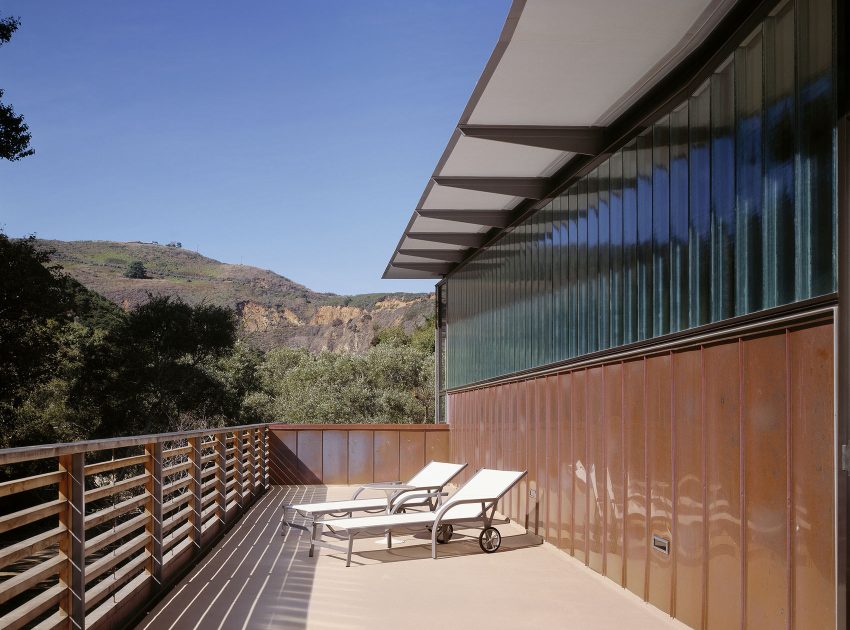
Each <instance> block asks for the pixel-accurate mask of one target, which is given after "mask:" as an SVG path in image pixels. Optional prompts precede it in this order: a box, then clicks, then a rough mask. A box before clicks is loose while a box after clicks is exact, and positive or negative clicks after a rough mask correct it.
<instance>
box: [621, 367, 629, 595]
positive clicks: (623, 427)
mask: <svg viewBox="0 0 850 630" xmlns="http://www.w3.org/2000/svg"><path fill="white" fill-rule="evenodd" d="M620 369H621V370H622V372H621V374H620V435H621V440H622V459H623V466H622V468H623V512H622V514H623V566H622V568H621V573H622V577H621V580H622V582H621V584H622V585H623V588H626V562H627V560H628V557H629V554H628V553H627V552H626V541H627V540H628V538H629V537H628V536H626V518H627V517H628V512H627V509H628V506H629V501H628V495H629V486H628V471H627V469H626V463H627V462H628V461H629V459H628V445H627V444H626V412H625V409H626V402H625V401H626V364H625V362H624V361H620Z"/></svg>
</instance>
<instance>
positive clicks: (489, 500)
mask: <svg viewBox="0 0 850 630" xmlns="http://www.w3.org/2000/svg"><path fill="white" fill-rule="evenodd" d="M498 500H499V497H495V498H487V499H457V500H456V501H451V502H450V503H444V504H443V506H442V507H441V508H440V509H439V510H437V514H436V515H435V517H434V528H435V529H436V527H437V525H439V524H440V521H442V520H443V516H445V514H446V512H448V511H449V510H451V509H452V508H453V507H457V506H458V505H465V504H469V503H480V504H481V511H482V512H483V511H484V510H485V509H487V504H492V503H495V502H496V501H498Z"/></svg>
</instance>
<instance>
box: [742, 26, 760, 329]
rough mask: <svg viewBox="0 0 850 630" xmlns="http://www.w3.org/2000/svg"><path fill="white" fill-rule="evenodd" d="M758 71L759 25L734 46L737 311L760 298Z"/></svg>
mask: <svg viewBox="0 0 850 630" xmlns="http://www.w3.org/2000/svg"><path fill="white" fill-rule="evenodd" d="M762 75H763V73H762V35H761V27H759V29H758V31H756V32H755V33H754V34H753V35H752V36H751V37H750V38H749V41H748V42H747V43H746V44H745V45H744V46H741V47H740V48H738V50H737V51H735V109H736V112H735V118H736V125H735V142H736V146H735V158H736V171H735V185H736V200H735V201H736V206H737V212H738V216H737V232H738V234H737V241H736V249H735V261H736V263H737V269H736V274H735V275H736V282H735V314H736V315H743V314H745V313H752V312H754V311H758V310H761V308H762V304H763V298H762V283H763V278H764V264H763V263H764V248H763V246H762V234H763V228H762V219H763V216H764V212H763V204H762V165H763V163H762V142H763V139H762V104H763V102H762V101H763V99H762Z"/></svg>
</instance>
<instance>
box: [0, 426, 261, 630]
mask: <svg viewBox="0 0 850 630" xmlns="http://www.w3.org/2000/svg"><path fill="white" fill-rule="evenodd" d="M267 440H268V427H267V425H250V426H243V427H232V428H223V429H214V430H200V431H188V432H184V433H167V434H159V435H145V436H136V437H129V438H115V439H109V440H94V441H89V442H78V443H73V444H53V445H48V446H34V447H24V448H15V449H6V450H0V466H3V467H4V469H5V473H6V476H7V478H8V477H12V479H10V480H8V481H3V482H1V483H0V534H2V535H3V543H2V545H0V571H2V572H3V573H4V574H6V575H9V576H10V577H8V578H6V579H5V580H3V581H0V628H4V630H5V629H6V628H22V627H33V626H36V625H37V627H56V628H100V627H113V626H121V625H122V624H123V623H125V622H127V621H128V615H131V614H133V613H135V612H137V611H139V610H141V609H143V608H144V604H145V603H146V602H148V601H150V599H151V598H152V597H154V596H155V595H156V593H157V592H158V591H160V590H162V589H164V588H166V587H167V586H168V585H169V584H170V583H171V582H172V581H173V580H174V579H176V578H177V577H179V575H180V574H181V573H182V571H184V570H185V569H186V568H188V567H189V566H191V565H192V564H193V563H194V561H195V560H196V558H197V555H198V554H199V553H200V552H202V551H203V550H204V549H205V548H207V547H209V545H210V544H212V543H213V542H214V541H215V540H216V538H217V536H218V535H219V534H220V533H222V532H223V531H225V528H226V527H227V526H229V525H230V524H231V523H233V522H234V521H235V520H236V519H238V517H239V516H240V514H241V512H242V511H244V510H245V509H247V508H248V507H249V506H250V505H251V504H252V503H253V502H254V500H255V499H256V498H257V497H259V496H260V495H261V494H262V493H263V492H264V491H265V490H266V488H267V486H268V474H267V471H268V466H267V462H266V454H267V453H268V443H267ZM51 467H52V468H53V470H50V468H51ZM16 470H19V471H20V472H21V474H20V475H19V476H17V478H15V477H16V475H15V472H14V471H16ZM127 602H130V605H125V604H126V603H127Z"/></svg>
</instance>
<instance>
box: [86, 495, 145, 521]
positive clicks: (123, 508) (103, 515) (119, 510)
mask: <svg viewBox="0 0 850 630" xmlns="http://www.w3.org/2000/svg"><path fill="white" fill-rule="evenodd" d="M147 499H148V493H147V492H143V493H142V494H140V495H139V496H137V497H132V498H130V499H127V500H126V501H121V503H116V504H115V505H113V506H112V507H108V508H106V509H105V510H100V511H99V512H95V513H94V514H89V515H88V516H86V529H88V528H89V527H94V526H95V525H100V524H101V523H105V522H106V521H108V520H110V519H113V518H115V517H117V516H121V515H122V514H126V513H127V512H129V511H130V510H132V509H133V508H137V507H139V506H140V505H143V504H144V502H145V501H147Z"/></svg>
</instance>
